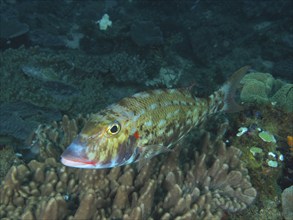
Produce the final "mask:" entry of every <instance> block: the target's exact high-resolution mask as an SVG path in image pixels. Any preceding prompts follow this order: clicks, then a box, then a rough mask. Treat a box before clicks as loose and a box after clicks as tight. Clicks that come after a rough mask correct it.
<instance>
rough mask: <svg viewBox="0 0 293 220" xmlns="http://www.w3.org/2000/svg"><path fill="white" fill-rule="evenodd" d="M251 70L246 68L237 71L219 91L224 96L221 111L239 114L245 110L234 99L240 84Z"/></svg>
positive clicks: (248, 67)
mask: <svg viewBox="0 0 293 220" xmlns="http://www.w3.org/2000/svg"><path fill="white" fill-rule="evenodd" d="M250 68H251V67H250V66H244V67H242V68H240V69H239V70H237V71H236V72H235V73H234V74H233V75H232V76H231V77H230V78H229V80H228V81H227V82H226V83H225V84H224V85H223V86H222V87H221V89H220V90H219V91H220V92H222V93H223V94H224V106H223V108H222V109H221V110H222V111H226V112H237V111H241V110H242V109H243V107H241V106H240V105H238V104H237V103H236V102H235V100H234V97H235V92H236V89H237V86H238V85H239V82H240V81H241V79H242V78H243V76H244V75H245V74H246V73H247V72H248V71H249V70H250Z"/></svg>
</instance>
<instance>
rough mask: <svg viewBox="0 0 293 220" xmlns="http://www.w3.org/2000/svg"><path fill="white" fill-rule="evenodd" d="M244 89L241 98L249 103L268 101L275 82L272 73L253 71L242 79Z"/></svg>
mask: <svg viewBox="0 0 293 220" xmlns="http://www.w3.org/2000/svg"><path fill="white" fill-rule="evenodd" d="M241 83H243V84H244V85H243V89H242V91H241V94H240V98H241V100H242V101H244V102H248V103H254V102H255V103H262V104H263V103H268V101H269V96H270V92H271V90H272V87H273V84H274V78H273V77H272V75H271V74H268V73H260V72H253V73H250V74H247V75H246V76H245V77H244V78H243V79H242V80H241Z"/></svg>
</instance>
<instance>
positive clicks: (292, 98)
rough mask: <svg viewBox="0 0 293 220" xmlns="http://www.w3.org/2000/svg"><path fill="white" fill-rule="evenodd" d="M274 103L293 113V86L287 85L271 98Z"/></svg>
mask: <svg viewBox="0 0 293 220" xmlns="http://www.w3.org/2000/svg"><path fill="white" fill-rule="evenodd" d="M271 101H272V102H276V105H277V106H279V107H281V108H282V109H284V110H285V111H287V112H293V84H290V83H288V84H285V85H284V86H282V87H281V88H280V89H279V90H278V91H277V92H276V93H275V94H274V95H273V97H272V98H271Z"/></svg>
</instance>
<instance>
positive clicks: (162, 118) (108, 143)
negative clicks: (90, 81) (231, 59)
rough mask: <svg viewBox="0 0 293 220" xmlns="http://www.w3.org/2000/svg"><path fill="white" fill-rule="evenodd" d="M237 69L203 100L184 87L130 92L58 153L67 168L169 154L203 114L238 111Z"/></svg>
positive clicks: (95, 116)
mask: <svg viewBox="0 0 293 220" xmlns="http://www.w3.org/2000/svg"><path fill="white" fill-rule="evenodd" d="M249 69H250V67H249V66H245V67H242V68H241V69H239V70H238V71H236V72H235V73H234V74H233V75H232V77H231V78H230V79H229V80H228V82H226V83H225V84H224V85H223V86H222V87H221V88H220V89H219V90H218V91H216V92H214V93H213V94H211V95H210V96H209V97H208V98H205V99H204V98H196V97H193V96H192V94H191V91H190V89H157V90H151V91H146V92H140V93H136V94H134V95H133V96H130V97H127V98H123V99H122V100H121V101H119V102H118V103H116V104H112V105H110V106H108V107H107V108H106V109H104V110H102V111H100V112H98V113H97V114H93V115H92V116H91V118H90V119H89V121H88V122H87V123H86V124H85V126H84V128H83V129H82V131H81V133H80V134H79V135H78V136H77V137H76V139H75V140H74V141H73V142H72V143H71V144H70V145H69V147H68V148H67V149H66V150H65V151H64V153H63V154H62V155H61V157H62V159H61V162H62V163H63V164H64V165H66V166H70V167H78V168H90V169H103V168H111V167H117V166H122V165H126V164H131V163H133V162H138V163H139V164H138V165H139V167H142V166H143V165H144V164H145V163H146V162H147V161H148V160H149V159H151V158H152V157H154V156H156V155H158V154H160V153H164V152H169V151H170V150H171V149H172V147H173V146H174V144H175V143H177V142H178V141H179V140H181V139H182V138H183V137H184V136H185V135H186V134H187V133H188V132H189V131H190V130H191V129H192V128H194V127H195V126H196V125H198V124H199V123H201V122H202V121H203V120H204V119H205V118H206V117H207V116H208V115H211V114H214V113H217V112H221V111H230V112H231V111H239V110H241V107H240V106H238V105H237V104H236V103H235V102H234V100H233V96H234V93H235V90H236V87H237V85H238V83H239V81H240V80H241V79H242V77H243V76H244V75H245V74H246V73H247V71H248V70H249Z"/></svg>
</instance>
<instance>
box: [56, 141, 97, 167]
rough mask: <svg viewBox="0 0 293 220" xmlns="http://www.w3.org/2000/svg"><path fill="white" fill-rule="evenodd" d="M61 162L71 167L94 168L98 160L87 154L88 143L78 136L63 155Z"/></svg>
mask: <svg viewBox="0 0 293 220" xmlns="http://www.w3.org/2000/svg"><path fill="white" fill-rule="evenodd" d="M61 163H63V164H64V165H65V166H69V167H78V168H93V167H95V165H96V163H97V162H96V161H93V160H90V159H89V158H88V156H87V155H86V144H85V143H83V142H82V141H81V140H80V137H77V138H76V139H75V140H74V141H73V142H72V143H71V144H70V145H69V146H68V147H67V148H66V150H65V151H64V152H63V154H62V155H61Z"/></svg>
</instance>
